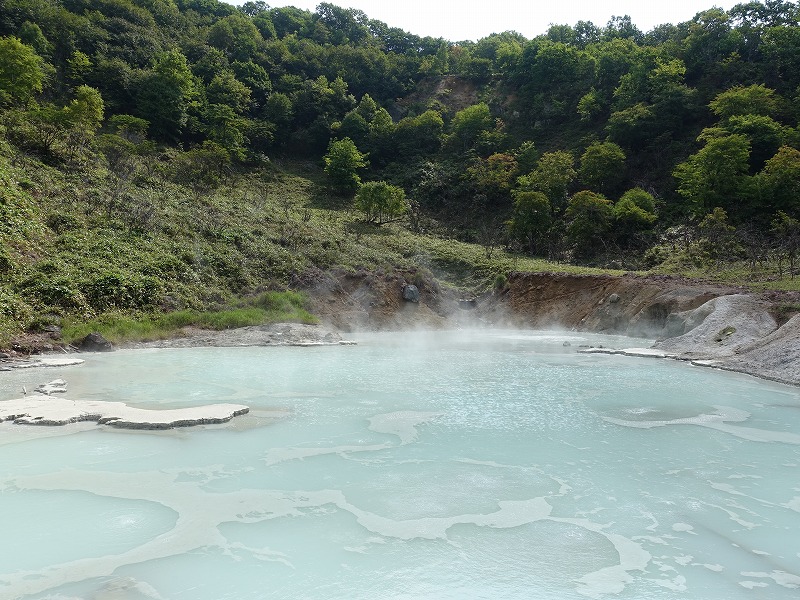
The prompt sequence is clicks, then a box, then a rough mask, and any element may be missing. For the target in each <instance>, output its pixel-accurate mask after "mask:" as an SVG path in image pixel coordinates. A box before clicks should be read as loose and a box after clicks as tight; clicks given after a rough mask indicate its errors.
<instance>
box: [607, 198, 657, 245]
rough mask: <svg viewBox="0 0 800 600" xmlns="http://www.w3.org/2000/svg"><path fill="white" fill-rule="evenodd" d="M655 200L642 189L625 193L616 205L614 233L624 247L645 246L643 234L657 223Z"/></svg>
mask: <svg viewBox="0 0 800 600" xmlns="http://www.w3.org/2000/svg"><path fill="white" fill-rule="evenodd" d="M656 218H657V217H656V215H655V200H654V198H653V196H652V195H651V194H649V193H648V192H646V191H644V190H643V189H641V188H634V189H632V190H628V191H627V192H625V193H624V194H623V195H622V197H621V198H620V199H619V200H618V201H617V202H616V204H614V233H615V234H616V237H617V240H618V243H619V245H620V246H622V247H626V248H632V247H636V246H643V245H644V244H643V243H642V241H643V240H642V234H643V233H645V232H648V231H649V230H650V229H651V228H652V227H653V224H654V223H655V222H656Z"/></svg>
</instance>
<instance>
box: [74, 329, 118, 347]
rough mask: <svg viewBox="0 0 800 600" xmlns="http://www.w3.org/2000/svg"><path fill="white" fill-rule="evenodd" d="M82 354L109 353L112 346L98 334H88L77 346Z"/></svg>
mask: <svg viewBox="0 0 800 600" xmlns="http://www.w3.org/2000/svg"><path fill="white" fill-rule="evenodd" d="M78 348H79V349H80V350H81V351H82V352H111V351H112V350H114V345H113V344H112V343H111V342H109V341H108V340H107V339H106V338H104V337H103V336H102V335H100V334H99V333H96V332H95V333H90V334H89V335H87V336H86V337H85V338H83V339H82V340H81V342H80V344H78Z"/></svg>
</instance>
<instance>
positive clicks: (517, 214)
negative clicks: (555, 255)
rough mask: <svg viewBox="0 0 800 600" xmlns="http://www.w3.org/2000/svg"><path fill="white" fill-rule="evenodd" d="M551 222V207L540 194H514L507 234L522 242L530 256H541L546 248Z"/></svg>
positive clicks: (521, 192) (545, 197) (518, 192)
mask: <svg viewBox="0 0 800 600" xmlns="http://www.w3.org/2000/svg"><path fill="white" fill-rule="evenodd" d="M552 222H553V217H552V207H551V206H550V201H549V200H548V199H547V196H545V195H544V194H543V193H542V192H525V191H517V192H516V193H515V194H514V211H513V213H512V217H511V220H510V221H509V223H508V229H509V233H510V234H511V236H512V237H513V238H515V239H517V240H518V241H521V242H524V243H525V244H526V245H527V247H528V250H529V251H530V253H531V254H541V253H542V252H543V251H544V249H545V248H546V246H547V232H548V230H549V229H550V226H551V225H552Z"/></svg>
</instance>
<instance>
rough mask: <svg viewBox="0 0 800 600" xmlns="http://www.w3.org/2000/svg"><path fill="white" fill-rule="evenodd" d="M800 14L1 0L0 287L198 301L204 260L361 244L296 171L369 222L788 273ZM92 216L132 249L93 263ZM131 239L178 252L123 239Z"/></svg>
mask: <svg viewBox="0 0 800 600" xmlns="http://www.w3.org/2000/svg"><path fill="white" fill-rule="evenodd" d="M798 25H800V6H798V3H797V2H785V1H782V0H766V1H764V2H747V3H743V4H739V5H737V6H736V7H734V8H733V9H731V10H730V11H727V12H726V11H723V10H720V9H716V8H712V9H709V10H707V11H704V12H701V13H699V14H698V15H696V16H695V17H694V18H693V19H692V20H691V21H688V22H685V23H678V24H674V25H663V26H660V27H658V28H656V29H654V30H652V31H647V32H643V31H640V30H639V29H638V28H637V27H636V25H635V24H634V23H632V22H631V20H630V19H629V18H627V17H618V18H617V17H615V18H614V19H612V20H611V21H610V22H609V23H608V24H605V25H595V24H593V23H590V22H585V21H580V22H578V23H575V24H572V25H566V24H565V25H557V26H552V27H550V28H549V30H548V31H547V32H546V33H545V34H543V35H541V36H538V37H536V38H534V39H526V38H524V37H523V36H521V35H519V34H517V33H514V32H504V33H498V34H494V35H491V36H489V37H487V38H484V39H482V40H480V41H478V42H476V43H473V42H455V41H448V40H445V39H441V38H436V39H434V38H430V37H424V38H421V37H418V36H415V35H413V34H411V33H408V32H405V31H402V30H400V29H398V28H394V27H392V26H391V24H386V23H382V22H380V21H376V20H374V19H370V18H369V16H368V15H366V14H364V13H363V12H361V11H357V10H352V9H342V8H339V7H337V6H335V5H333V4H330V3H324V2H323V3H321V4H320V5H319V6H318V7H317V9H316V11H315V12H309V11H303V10H299V9H296V8H270V7H269V6H268V5H267V4H265V3H263V2H247V3H245V4H244V5H243V6H241V7H234V6H231V5H228V4H225V3H221V2H217V1H216V0H178V1H173V0H0V178H2V181H3V186H2V195H3V196H2V202H0V213H2V215H1V216H2V222H0V242H2V247H0V278H2V280H3V283H4V289H3V290H2V291H0V309H1V312H4V314H5V315H6V317H7V318H8V319H10V320H12V321H13V322H14V323H25V322H26V320H30V318H31V315H33V314H50V313H53V314H59V313H64V312H70V311H72V312H75V311H77V312H81V311H83V313H84V314H87V315H96V314H99V313H102V312H103V311H105V310H109V309H115V308H123V309H129V308H137V309H138V308H142V307H148V306H150V307H152V306H162V305H165V300H164V298H165V296H166V297H168V298H172V299H174V298H176V297H177V298H179V299H181V300H180V301H176V303H177V304H178V305H183V304H186V303H188V304H190V305H191V299H192V298H194V299H195V300H197V301H198V302H200V299H199V296H203V294H200V293H199V292H196V291H194V292H191V293H190V292H188V291H186V290H187V289H188V287H191V286H192V285H195V283H196V284H197V285H200V284H201V283H203V282H204V283H205V284H206V286H208V285H209V283H210V282H211V283H213V285H212V286H211V287H216V288H218V289H217V291H218V292H219V293H220V294H222V295H223V296H224V295H225V294H227V293H243V292H246V291H248V290H252V289H254V288H255V287H257V285H258V282H259V281H260V282H261V283H264V282H267V283H268V282H270V281H280V282H283V283H285V282H287V281H288V279H287V278H288V277H289V276H290V275H291V274H292V273H296V272H298V271H302V270H303V269H306V268H309V267H311V266H321V267H323V268H327V267H330V266H337V265H339V266H347V265H348V264H351V265H352V264H360V263H363V262H369V261H366V260H362V261H360V262H359V260H358V259H354V258H353V257H352V256H351V255H350V254H348V252H349V251H346V250H343V248H344V247H345V245H346V244H344V242H343V241H342V240H341V239H338V238H337V239H338V241H337V240H331V239H330V238H326V237H325V235H324V234H323V233H321V231H322V230H321V229H320V228H319V227H314V226H313V219H314V218H316V216H313V215H312V213H309V212H307V213H306V214H305V217H304V216H303V215H302V214H301V213H300V212H297V210H300V209H301V208H302V206H295V204H296V200H297V198H298V197H299V196H296V194H295V193H294V192H295V191H296V189H295V188H296V187H297V186H298V185H299V186H300V187H303V186H312V187H313V192H309V193H308V194H306V195H305V196H303V198H305V200H303V202H305V201H306V200H308V201H309V202H310V204H309V205H308V206H312V207H313V206H315V207H317V208H338V207H349V206H351V205H352V203H353V198H354V196H356V197H357V200H356V204H355V206H356V207H358V208H360V209H361V210H362V211H363V212H364V215H365V221H368V222H371V223H373V224H380V223H385V222H387V221H393V220H396V219H400V218H402V219H403V223H404V224H405V225H406V226H408V227H409V228H410V229H411V230H413V231H416V232H421V231H425V232H427V233H435V234H437V235H440V236H447V237H452V238H457V239H460V240H464V241H471V242H478V243H481V244H483V245H484V246H485V247H486V248H491V247H494V246H496V245H504V246H505V247H506V248H507V249H509V250H512V251H517V252H520V253H523V254H528V255H532V256H538V257H544V258H549V259H553V260H560V261H573V262H582V263H585V264H597V265H612V266H616V267H619V268H631V269H633V268H637V269H647V268H655V267H659V265H662V264H666V265H672V267H674V268H678V269H680V268H690V267H692V268H693V267H696V266H697V265H699V264H702V263H706V264H708V263H711V264H717V263H719V262H721V261H725V260H729V259H731V258H736V259H741V260H746V261H749V263H750V264H751V265H752V267H753V268H754V269H755V268H756V267H757V266H758V265H765V264H767V263H770V264H772V265H773V266H774V265H777V269H778V271H779V276H783V274H784V272H789V273H793V272H794V269H795V261H796V257H797V254H798V252H799V251H800V221H799V220H798V219H800V151H798V148H800V130H798V117H800V26H798ZM287 169H288V171H287ZM298 169H299V170H298ZM322 169H324V174H323V172H322ZM298 176H299V179H298V178H297V177H298ZM300 180H302V181H303V182H305V183H302V184H301V183H298V182H299V181H300ZM365 182H376V183H375V184H373V185H370V186H363V187H362V184H363V183H365ZM281 186H289V187H288V188H287V189H288V190H289V191H287V192H285V194H283V195H284V197H285V198H287V200H285V202H284V206H283V207H281V201H280V199H279V196H281V193H282V192H281V189H282V188H281ZM292 186H295V187H294V188H293V187H292ZM291 190H294V191H291ZM259 197H260V200H258V201H257V199H258V198H259ZM293 202H295V204H293ZM300 204H302V202H301V203H300ZM254 207H255V208H254ZM295 209H297V210H295ZM256 213H257V214H258V220H257V222H254V221H253V219H254V218H255V217H254V215H255V214H256ZM281 213H283V216H281ZM220 215H224V216H220ZM306 217H307V218H306ZM293 219H294V220H293ZM303 219H305V220H303ZM237 222H238V224H239V225H242V226H241V227H237ZM244 224H246V226H245V225H244ZM289 229H291V231H292V232H294V233H291V234H289V233H287V231H288V230H289ZM300 231H302V234H300V233H298V232H300ZM342 235H345V234H342ZM136 236H139V237H138V238H137V239H138V240H139V241H138V242H134V241H132V240H133V239H134V238H135V237H136ZM292 236H294V237H292ZM290 238H291V239H290ZM97 239H103V240H105V244H104V245H105V246H111V247H113V246H119V248H121V250H119V252H121V253H122V254H127V256H125V257H122V256H115V255H114V253H113V252H111V253H110V254H108V256H107V258H106V260H105V262H104V263H103V264H104V266H103V267H102V268H101V269H100V271H101V272H102V274H103V275H104V276H107V277H106V279H104V280H102V282H100V283H98V282H97V281H96V277H95V279H93V277H94V275H92V273H93V272H95V271H97V268H95V267H96V266H97V265H94V266H92V267H90V266H87V265H86V261H87V260H88V258H87V257H89V256H90V255H92V252H94V253H95V254H94V256H97V253H98V252H100V251H99V250H97V248H96V247H95V248H94V250H91V248H92V247H93V246H92V245H93V244H96V240H97ZM137 244H138V245H139V246H142V245H144V246H149V247H150V249H152V248H153V247H158V248H159V251H158V257H159V259H158V260H160V261H161V262H162V263H164V264H161V263H159V266H158V267H157V268H156V267H153V266H152V265H150V267H149V270H148V269H145V268H144V267H143V265H145V264H148V263H149V262H151V261H150V259H149V258H148V259H141V260H139V261H138V263H137V261H136V260H133V261H131V260H130V258H131V257H130V248H131V247H132V245H137ZM101 245H103V244H101ZM268 246H269V247H268ZM199 248H202V249H203V250H202V252H201V251H200V250H198V249H199ZM193 249H194V250H193ZM137 251H143V249H142V248H139V250H137ZM70 253H72V254H70ZM281 253H283V254H281ZM101 254H102V253H101ZM199 254H203V255H205V256H213V257H214V259H213V260H209V261H207V262H208V263H209V264H208V265H203V267H202V269H199V268H198V267H197V265H198V262H197V261H198V260H200V259H198V258H197V256H198V255H199ZM279 254H280V255H281V256H283V258H281V259H277V258H276V256H277V255H279ZM284 254H285V256H284ZM70 256H71V258H69V262H70V264H69V265H67V264H66V263H65V262H64V260H65V257H70ZM76 257H79V258H76ZM80 257H82V258H80ZM242 257H244V258H242ZM162 259H163V260H162ZM165 261H166V262H165ZM166 263H169V265H167V266H165V264H166ZM256 263H257V264H259V265H260V266H259V267H257V268H255V267H253V265H254V264H256ZM220 264H222V265H224V266H222V267H221V266H220ZM278 265H279V266H278ZM203 269H209V270H212V271H214V272H215V273H216V276H218V277H222V279H214V280H213V281H211V280H209V279H206V280H204V279H203V276H202V275H198V272H199V271H202V270H203ZM187 273H189V274H187ZM42 274H46V275H48V277H47V282H46V283H44V282H43V281H42ZM193 277H194V278H195V279H197V281H196V282H194V283H193V280H192V278H193ZM109 278H110V279H109ZM115 278H116V279H115ZM53 281H57V282H58V284H57V285H56V284H54V283H53ZM165 282H166V283H165ZM42 286H44V288H47V289H44V288H43V287H42ZM48 286H49V287H48ZM53 286H55V288H57V289H50V288H53ZM187 286H188V287H187ZM215 293H216V292H215ZM198 294H199V296H198ZM206 299H207V298H206ZM203 301H205V300H203ZM166 304H167V305H168V304H169V302H167V303H166Z"/></svg>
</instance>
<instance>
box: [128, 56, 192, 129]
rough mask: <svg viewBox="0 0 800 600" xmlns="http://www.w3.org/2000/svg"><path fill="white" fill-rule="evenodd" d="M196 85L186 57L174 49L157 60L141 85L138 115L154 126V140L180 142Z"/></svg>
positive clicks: (139, 86)
mask: <svg viewBox="0 0 800 600" xmlns="http://www.w3.org/2000/svg"><path fill="white" fill-rule="evenodd" d="M194 95H195V82H194V78H193V76H192V72H191V70H190V69H189V64H188V62H187V60H186V57H185V56H184V55H183V54H182V53H181V52H180V50H170V51H169V52H165V53H162V54H160V55H159V56H157V57H156V58H155V62H154V64H153V68H152V70H151V71H149V72H147V73H146V74H145V75H144V77H143V78H142V80H141V82H140V83H139V85H138V97H137V99H138V102H137V112H138V114H139V116H140V117H141V118H143V119H147V120H148V121H150V124H151V126H152V127H151V133H152V134H153V135H154V137H157V138H158V139H163V140H172V141H174V140H177V139H178V138H179V137H180V135H181V134H182V133H183V129H184V127H185V126H186V121H187V118H188V110H189V104H190V102H191V101H192V100H193V98H194Z"/></svg>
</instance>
